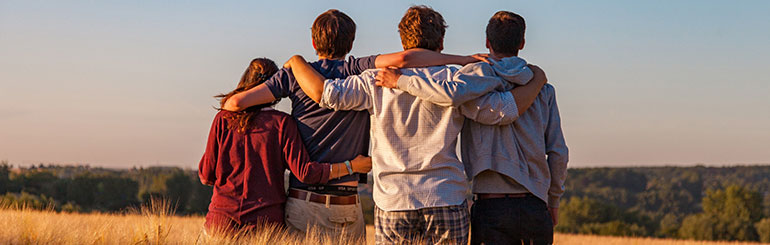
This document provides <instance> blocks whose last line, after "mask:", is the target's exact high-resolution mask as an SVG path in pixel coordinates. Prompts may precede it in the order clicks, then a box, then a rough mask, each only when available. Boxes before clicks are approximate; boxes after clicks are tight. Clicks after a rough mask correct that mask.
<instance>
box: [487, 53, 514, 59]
mask: <svg viewBox="0 0 770 245" xmlns="http://www.w3.org/2000/svg"><path fill="white" fill-rule="evenodd" d="M490 53H492V55H494V56H495V57H497V58H499V59H502V58H508V57H514V56H518V55H519V54H518V52H516V53H513V54H510V53H508V54H503V53H497V52H495V51H491V52H490Z"/></svg>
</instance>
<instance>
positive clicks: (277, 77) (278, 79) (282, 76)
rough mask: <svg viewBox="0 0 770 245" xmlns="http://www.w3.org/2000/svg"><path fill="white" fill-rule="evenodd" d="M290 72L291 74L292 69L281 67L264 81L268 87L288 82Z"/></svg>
mask: <svg viewBox="0 0 770 245" xmlns="http://www.w3.org/2000/svg"><path fill="white" fill-rule="evenodd" d="M289 74H291V71H290V70H289V69H288V68H281V69H280V70H278V72H276V73H275V74H273V76H271V77H270V78H269V79H267V81H265V82H264V84H265V85H266V86H268V87H273V86H276V84H281V83H286V82H289V76H288V75H289Z"/></svg>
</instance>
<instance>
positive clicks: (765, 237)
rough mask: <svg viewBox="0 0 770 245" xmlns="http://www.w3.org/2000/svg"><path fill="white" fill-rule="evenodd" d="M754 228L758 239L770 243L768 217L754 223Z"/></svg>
mask: <svg viewBox="0 0 770 245" xmlns="http://www.w3.org/2000/svg"><path fill="white" fill-rule="evenodd" d="M754 228H756V229H757V233H759V241H760V242H767V243H770V218H764V219H762V220H760V221H759V222H757V223H756V224H754Z"/></svg>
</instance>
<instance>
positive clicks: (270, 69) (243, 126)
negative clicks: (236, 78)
mask: <svg viewBox="0 0 770 245" xmlns="http://www.w3.org/2000/svg"><path fill="white" fill-rule="evenodd" d="M276 72H278V66H276V65H275V62H273V61H272V60H270V59H268V58H256V59H253V60H252V61H251V63H249V67H247V68H246V71H245V72H243V76H241V81H240V82H238V87H236V88H235V90H233V91H231V92H230V93H226V94H220V95H217V96H214V98H217V99H219V102H220V108H217V109H218V110H222V108H221V107H224V106H225V102H227V100H228V99H230V97H232V96H233V95H235V94H237V93H240V92H243V91H246V90H249V89H251V88H253V87H256V86H257V85H260V84H262V83H263V82H265V81H266V80H267V79H268V78H270V77H272V76H273V74H275V73H276ZM276 103H278V100H276V101H274V102H273V103H268V104H262V105H255V106H252V107H249V108H246V109H245V110H243V111H240V112H234V113H232V114H230V115H228V116H225V119H227V121H229V122H230V123H229V127H230V129H231V130H237V131H238V132H240V133H243V132H245V131H246V130H249V129H251V127H252V126H253V125H252V122H253V121H254V117H255V116H256V115H257V114H258V113H259V111H260V110H262V108H265V107H270V106H273V105H275V104H276Z"/></svg>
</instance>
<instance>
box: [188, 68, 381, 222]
mask: <svg viewBox="0 0 770 245" xmlns="http://www.w3.org/2000/svg"><path fill="white" fill-rule="evenodd" d="M277 71H278V67H277V66H276V65H275V63H274V62H273V61H271V60H269V59H266V58H257V59H254V60H252V61H251V63H250V64H249V66H248V68H246V71H245V72H244V74H243V76H242V77H241V81H240V82H239V83H238V86H237V87H236V89H235V90H233V91H231V92H229V93H227V94H221V95H218V96H216V97H217V98H220V99H221V104H222V105H224V103H225V101H226V100H227V98H229V97H230V96H232V95H234V94H236V93H238V92H242V91H245V90H248V89H250V88H253V87H255V86H257V85H259V84H261V83H263V82H264V81H265V80H267V78H269V77H270V76H272V75H273V74H274V73H276V72H277ZM274 104H275V103H271V104H263V105H257V106H252V107H249V108H247V109H245V110H243V111H240V112H230V111H225V110H222V109H221V108H219V113H217V115H216V117H215V118H214V122H213V123H212V125H211V131H210V133H209V137H208V143H207V146H206V151H205V153H204V154H203V157H202V159H201V161H200V165H199V166H198V176H199V177H200V180H201V182H202V183H203V184H206V185H212V186H214V193H213V195H212V197H211V204H210V205H209V211H208V214H206V223H205V227H206V229H207V230H211V229H216V230H222V229H224V230H247V231H248V230H253V229H256V228H259V225H260V224H267V225H277V226H283V225H284V204H285V203H286V193H285V189H284V170H286V169H290V170H291V171H292V173H294V176H296V177H297V178H298V179H299V180H300V181H302V182H305V183H309V184H323V183H326V182H327V181H329V180H330V179H335V178H339V177H341V176H345V175H349V174H350V172H357V173H367V172H369V170H370V169H371V167H372V162H371V158H369V157H365V156H361V155H359V156H357V157H356V158H355V159H352V160H349V161H345V162H344V163H319V162H315V161H311V160H310V157H309V156H308V153H307V150H306V149H305V146H304V145H303V144H302V138H301V137H300V134H299V131H298V130H297V123H296V122H295V121H294V118H292V117H291V116H289V115H287V114H285V113H283V112H279V111H276V110H273V109H272V108H271V107H272V106H273V105H274Z"/></svg>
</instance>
